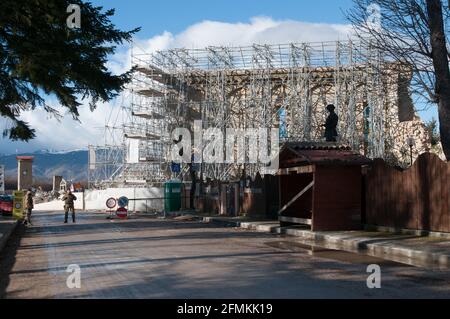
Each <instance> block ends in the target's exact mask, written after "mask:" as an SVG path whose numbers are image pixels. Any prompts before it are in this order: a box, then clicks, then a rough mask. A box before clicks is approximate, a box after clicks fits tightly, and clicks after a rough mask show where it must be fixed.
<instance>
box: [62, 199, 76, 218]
mask: <svg viewBox="0 0 450 319" xmlns="http://www.w3.org/2000/svg"><path fill="white" fill-rule="evenodd" d="M62 200H63V201H64V213H65V215H64V224H67V219H68V217H69V210H71V211H72V221H73V222H74V223H75V205H74V201H76V200H77V197H76V196H75V195H74V194H72V192H71V191H68V192H67V193H66V194H65V195H64V196H63V198H62Z"/></svg>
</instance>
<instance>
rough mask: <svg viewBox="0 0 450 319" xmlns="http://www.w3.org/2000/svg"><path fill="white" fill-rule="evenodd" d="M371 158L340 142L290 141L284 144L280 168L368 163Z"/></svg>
mask: <svg viewBox="0 0 450 319" xmlns="http://www.w3.org/2000/svg"><path fill="white" fill-rule="evenodd" d="M370 163H371V160H370V159H369V158H367V157H365V156H364V155H361V154H360V153H358V152H355V151H353V150H352V148H351V147H350V146H348V145H343V144H338V143H324V142H319V143H303V142H298V143H297V142H289V143H285V144H284V145H283V146H282V149H281V153H280V168H289V167H297V166H304V165H313V164H320V165H366V164H370Z"/></svg>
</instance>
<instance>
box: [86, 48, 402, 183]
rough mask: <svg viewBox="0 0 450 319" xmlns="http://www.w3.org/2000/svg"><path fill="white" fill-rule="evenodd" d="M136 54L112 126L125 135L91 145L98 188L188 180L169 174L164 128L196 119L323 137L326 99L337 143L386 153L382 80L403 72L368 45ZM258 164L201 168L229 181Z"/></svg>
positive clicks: (289, 137)
mask: <svg viewBox="0 0 450 319" xmlns="http://www.w3.org/2000/svg"><path fill="white" fill-rule="evenodd" d="M137 50H138V49H136V48H133V50H132V66H133V67H135V72H134V75H133V80H132V83H131V86H130V90H129V92H130V93H131V95H130V100H129V103H124V105H123V107H122V111H123V114H124V115H123V117H124V119H123V122H122V123H120V125H119V127H118V128H117V127H115V128H114V129H112V130H113V131H114V132H116V130H117V129H119V130H120V131H121V136H120V137H116V138H115V139H116V143H115V147H111V148H108V147H106V148H104V149H103V148H102V147H99V148H92V149H93V151H92V154H96V152H98V155H97V158H96V161H95V163H93V164H92V163H91V164H90V169H91V168H92V172H94V171H96V169H95V167H98V166H102V167H103V169H102V170H101V171H102V174H105V176H104V177H105V178H103V179H102V180H101V181H102V182H103V183H104V184H105V182H107V183H106V184H108V183H130V184H135V185H148V184H152V183H159V182H162V181H164V180H166V179H168V178H174V177H178V178H183V177H185V176H187V175H188V174H187V172H188V169H187V166H185V167H181V171H180V172H179V173H178V172H177V173H171V170H170V162H169V161H168V154H169V149H170V146H171V145H172V143H173V141H172V140H171V135H170V133H171V132H172V130H173V129H174V128H177V127H182V128H187V129H190V130H191V131H193V129H194V121H196V120H197V121H199V120H201V121H202V122H201V123H202V126H203V127H202V129H204V130H205V129H207V128H217V129H220V130H221V131H222V132H224V135H225V134H226V129H229V128H233V129H250V128H278V129H279V130H280V141H281V142H287V141H303V142H322V141H324V138H323V135H324V128H323V124H324V122H325V118H326V116H327V111H326V105H327V104H334V105H335V107H336V112H337V114H338V115H339V118H340V120H339V127H338V132H339V143H341V144H347V145H350V146H352V147H353V149H355V150H358V151H360V152H361V153H363V154H365V155H367V156H368V157H371V158H375V157H379V158H383V157H384V155H385V138H386V136H385V135H386V130H385V125H386V116H387V115H386V114H387V113H386V112H387V110H386V109H387V107H386V96H388V94H387V87H386V86H387V84H386V83H387V81H386V79H385V77H386V74H388V73H389V72H391V73H392V72H394V73H395V72H402V70H401V67H400V66H398V65H396V64H393V63H387V62H385V61H383V58H382V54H381V52H379V51H376V50H375V49H373V48H371V47H370V46H362V45H361V44H360V43H355V42H353V41H345V42H325V43H302V44H280V45H259V44H258V45H257V44H255V45H252V46H248V47H208V48H205V49H189V50H188V49H170V50H165V51H157V52H155V53H151V54H149V53H146V52H137ZM108 134H109V135H114V134H111V133H108ZM119 141H120V142H119ZM113 144H114V143H113ZM107 145H108V144H107ZM95 150H96V151H95ZM102 152H103V153H102ZM102 154H103V155H102ZM100 155H101V156H100ZM119 155H120V156H119ZM93 156H94V155H93ZM99 156H100V157H99ZM101 157H103V159H101V160H99V158H101ZM102 161H104V162H102ZM105 163H107V164H105ZM261 168H262V166H261V165H260V164H245V165H242V164H202V165H201V169H200V170H201V176H202V177H203V178H212V179H219V180H228V179H234V178H237V177H238V176H241V175H242V173H243V172H245V174H248V175H254V174H255V173H256V172H257V171H260V170H261ZM97 170H98V169H97ZM92 175H95V174H94V173H92ZM107 175H109V176H107ZM94 179H96V180H97V182H95V183H92V184H98V185H100V184H101V183H99V182H98V181H100V179H98V174H97V175H95V178H94Z"/></svg>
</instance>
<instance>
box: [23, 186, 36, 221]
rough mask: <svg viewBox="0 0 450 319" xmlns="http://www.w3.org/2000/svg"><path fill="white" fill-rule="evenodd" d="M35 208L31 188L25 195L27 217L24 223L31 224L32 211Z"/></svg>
mask: <svg viewBox="0 0 450 319" xmlns="http://www.w3.org/2000/svg"><path fill="white" fill-rule="evenodd" d="M33 208H34V203H33V193H32V192H31V190H30V189H29V190H28V191H27V194H26V195H25V219H24V221H23V224H24V225H31V212H32V210H33Z"/></svg>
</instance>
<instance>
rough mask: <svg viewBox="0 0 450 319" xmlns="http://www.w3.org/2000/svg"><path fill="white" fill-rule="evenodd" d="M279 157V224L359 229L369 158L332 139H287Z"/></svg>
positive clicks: (314, 229) (312, 227)
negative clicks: (365, 173)
mask: <svg viewBox="0 0 450 319" xmlns="http://www.w3.org/2000/svg"><path fill="white" fill-rule="evenodd" d="M279 158H280V169H279V171H278V175H279V178H280V180H279V198H280V206H279V208H280V209H279V211H278V218H279V221H280V224H281V226H288V225H295V224H298V225H308V226H310V227H311V230H312V231H339V230H357V229H361V227H362V223H361V216H362V209H363V205H362V199H363V177H362V166H365V165H368V164H370V163H371V161H370V160H369V159H368V158H366V157H364V156H362V155H360V154H359V153H357V152H354V151H352V150H351V148H350V147H347V146H340V145H337V144H334V143H286V144H285V145H284V146H283V148H282V150H281V152H280V157H279Z"/></svg>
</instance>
